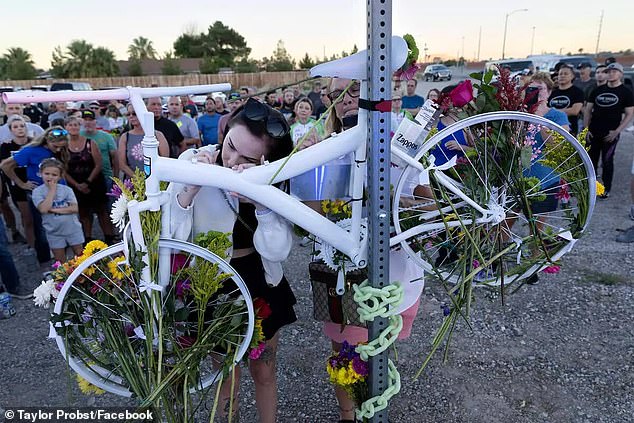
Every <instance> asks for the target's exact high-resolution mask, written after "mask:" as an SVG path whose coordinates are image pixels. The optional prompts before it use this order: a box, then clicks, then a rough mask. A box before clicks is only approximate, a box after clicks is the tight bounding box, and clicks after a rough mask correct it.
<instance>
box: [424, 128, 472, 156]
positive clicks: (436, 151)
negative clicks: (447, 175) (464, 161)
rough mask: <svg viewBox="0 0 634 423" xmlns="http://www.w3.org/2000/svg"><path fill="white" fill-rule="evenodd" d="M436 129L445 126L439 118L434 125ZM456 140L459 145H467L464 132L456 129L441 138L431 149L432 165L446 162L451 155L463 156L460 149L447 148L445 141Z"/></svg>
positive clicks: (440, 129)
mask: <svg viewBox="0 0 634 423" xmlns="http://www.w3.org/2000/svg"><path fill="white" fill-rule="evenodd" d="M436 127H437V128H438V131H442V130H443V129H445V128H446V127H447V125H445V124H444V123H442V122H441V121H440V120H439V121H438V124H437V125H436ZM449 141H456V142H457V143H458V144H460V145H468V144H467V140H466V139H465V137H464V132H462V131H456V132H454V133H453V134H450V135H447V136H446V137H445V138H443V139H442V140H441V141H440V142H439V143H438V144H436V147H434V148H433V149H432V150H431V154H432V156H434V165H436V166H439V165H442V164H445V163H447V162H448V161H449V160H451V158H452V157H453V156H458V157H464V153H463V152H462V151H460V150H450V149H448V148H447V142H449Z"/></svg>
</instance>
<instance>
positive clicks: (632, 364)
mask: <svg viewBox="0 0 634 423" xmlns="http://www.w3.org/2000/svg"><path fill="white" fill-rule="evenodd" d="M633 151H634V136H633V135H632V134H631V133H628V134H624V136H623V137H622V139H621V141H620V144H619V146H618V149H617V155H616V175H615V184H614V186H615V189H614V190H613V192H612V196H611V197H610V198H609V199H608V200H598V202H597V206H596V209H595V213H594V216H593V218H592V222H591V224H590V228H589V230H588V232H587V234H586V236H585V237H584V238H583V239H582V240H581V241H579V242H578V243H577V244H576V245H575V248H574V250H573V251H572V252H571V253H570V254H568V255H567V256H565V257H564V259H563V269H562V272H561V273H559V274H557V275H544V276H542V278H541V281H540V283H539V284H537V285H534V286H527V287H523V288H522V289H521V290H520V291H519V292H517V293H516V294H514V295H512V296H510V297H507V298H506V301H505V304H502V303H501V301H500V299H499V298H497V296H496V295H494V294H492V293H490V292H486V291H478V293H477V301H476V305H475V312H474V313H473V315H472V325H473V331H471V330H469V329H468V328H467V327H466V325H464V324H461V325H459V327H458V329H457V332H456V334H455V335H454V340H453V344H452V347H451V349H450V353H449V359H448V362H447V363H443V362H442V359H441V356H440V355H437V356H436V357H435V358H434V360H433V361H432V363H431V365H430V366H429V367H428V369H427V370H426V371H425V373H424V374H423V375H422V376H421V377H419V378H418V379H413V376H414V374H415V373H416V371H417V370H418V368H419V367H420V365H421V363H422V362H423V359H424V357H425V355H426V353H427V352H428V351H429V346H430V342H431V339H432V336H433V333H434V330H435V329H436V328H437V327H438V326H439V324H440V322H441V320H442V318H443V317H442V312H441V310H440V303H441V301H444V299H443V292H442V288H441V287H440V286H439V285H438V284H437V283H434V282H433V281H432V280H428V283H427V286H426V288H425V291H424V295H423V297H422V302H421V307H420V309H419V312H418V316H417V320H416V322H415V327H414V331H413V334H412V336H411V338H410V339H408V340H406V341H401V342H399V343H397V351H398V360H397V366H398V368H399V370H400V373H401V377H402V390H401V392H400V393H399V395H398V396H397V397H396V398H395V399H394V400H393V401H392V402H391V403H390V408H389V416H390V422H394V423H395V422H483V423H484V422H487V423H492V422H518V423H519V422H527V423H528V422H530V423H533V422H552V423H563V422H592V423H595V422H610V423H616V422H632V421H634V417H632V416H634V324H633V322H634V307H633V304H634V281H633V280H634V243H632V244H619V243H616V242H615V240H614V239H615V236H616V235H617V231H616V230H617V229H625V228H628V227H629V226H632V225H634V222H632V221H631V220H629V218H628V211H629V206H630V197H629V183H630V174H629V170H630V164H631V161H632V152H633ZM11 248H12V250H13V252H14V258H15V261H16V263H17V264H18V267H19V270H20V273H21V276H22V280H23V283H25V284H27V285H30V286H35V285H36V284H38V283H39V281H40V277H39V276H38V272H37V265H36V263H35V258H34V257H31V256H25V255H20V250H23V249H24V246H23V245H21V246H16V245H13V246H12V247H11ZM307 255H308V248H303V247H300V246H299V245H297V246H296V248H294V249H293V253H292V256H291V257H290V258H289V260H288V261H287V262H286V265H285V267H286V274H287V277H288V279H289V280H290V281H291V284H292V286H293V289H294V290H295V293H296V296H297V298H298V304H297V314H298V317H299V320H298V322H297V323H295V324H293V325H291V326H288V327H286V328H284V329H283V332H282V336H281V342H280V350H279V354H278V363H279V364H278V369H279V370H278V378H279V380H278V385H279V388H278V389H279V412H278V416H279V418H278V421H279V422H335V421H337V419H338V414H337V405H336V402H335V399H334V395H333V393H332V389H331V387H330V386H329V383H328V382H327V374H326V371H325V361H324V360H325V358H326V356H327V355H328V353H329V345H328V343H327V341H326V339H325V337H324V336H323V335H322V334H321V325H320V323H318V322H316V321H314V320H313V319H312V302H311V294H310V288H309V284H308V282H307V281H308V272H307ZM15 305H16V308H17V315H16V316H15V317H14V318H12V319H9V320H3V321H0V357H1V362H0V363H1V365H2V367H1V369H2V370H1V372H2V382H1V383H0V409H2V408H4V409H11V408H14V407H16V406H33V407H37V406H66V405H74V406H80V405H83V406H86V405H102V406H105V405H126V404H131V403H130V402H129V400H125V399H122V398H119V397H116V396H114V395H110V394H106V395H101V396H95V397H87V396H84V395H83V394H81V393H80V392H79V391H78V389H77V388H76V384H75V383H74V382H73V378H72V377H69V374H68V372H67V370H66V367H65V363H64V360H63V359H62V357H61V355H60V354H59V352H58V350H57V348H56V346H55V345H54V343H53V342H52V341H51V340H49V339H47V336H48V332H49V329H48V323H47V318H48V313H47V311H46V310H43V309H38V308H36V307H35V306H34V305H33V303H32V302H31V301H15ZM0 412H1V410H0ZM241 412H242V417H243V419H242V421H244V422H256V421H257V418H256V415H255V398H254V394H253V390H252V384H251V381H250V380H249V377H246V378H245V382H244V383H243V386H242V394H241ZM2 414H3V413H0V415H2Z"/></svg>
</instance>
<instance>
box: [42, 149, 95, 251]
mask: <svg viewBox="0 0 634 423" xmlns="http://www.w3.org/2000/svg"><path fill="white" fill-rule="evenodd" d="M63 172H64V165H63V164H62V162H60V161H59V160H57V159H55V158H49V159H44V160H43V161H42V163H41V164H40V173H41V175H42V179H43V180H44V184H42V185H40V186H38V187H37V188H35V189H34V190H33V196H32V200H33V204H34V205H35V207H37V209H38V210H39V211H40V213H42V223H43V225H44V229H46V236H47V238H48V243H49V245H50V247H51V250H52V251H53V256H54V257H55V260H57V261H60V262H64V261H66V246H67V245H70V247H71V248H72V249H73V252H74V253H75V255H80V254H81V253H82V246H83V244H84V233H83V231H82V228H81V224H80V223H79V217H78V216H79V215H78V212H79V208H78V206H77V198H76V197H75V193H74V192H73V190H72V189H71V188H70V187H68V186H67V185H62V184H59V183H58V182H59V180H60V179H62V173H63Z"/></svg>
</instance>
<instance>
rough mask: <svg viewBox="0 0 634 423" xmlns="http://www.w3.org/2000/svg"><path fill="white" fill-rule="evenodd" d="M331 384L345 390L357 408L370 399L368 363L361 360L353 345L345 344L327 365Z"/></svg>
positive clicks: (333, 354) (329, 359)
mask: <svg viewBox="0 0 634 423" xmlns="http://www.w3.org/2000/svg"><path fill="white" fill-rule="evenodd" d="M326 371H327V372H328V375H329V376H330V383H332V384H333V385H335V386H339V387H341V388H343V389H344V390H345V391H346V392H347V393H348V395H349V396H350V398H351V399H352V400H353V401H354V402H355V404H356V405H357V407H360V406H361V404H362V403H363V402H364V401H366V400H367V399H368V398H369V390H368V374H369V368H368V363H367V362H366V361H364V360H362V359H361V357H360V356H359V353H357V351H356V349H355V347H354V346H353V345H350V344H348V343H347V342H345V341H344V342H343V345H342V346H341V350H339V352H333V353H332V355H331V356H330V357H329V358H328V361H327V363H326Z"/></svg>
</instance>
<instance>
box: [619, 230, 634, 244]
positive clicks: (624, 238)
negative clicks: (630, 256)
mask: <svg viewBox="0 0 634 423" xmlns="http://www.w3.org/2000/svg"><path fill="white" fill-rule="evenodd" d="M616 242H623V243H626V244H629V243H632V242H634V226H632V227H631V228H629V229H626V230H624V231H623V232H622V233H620V234H618V235H617V236H616Z"/></svg>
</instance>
